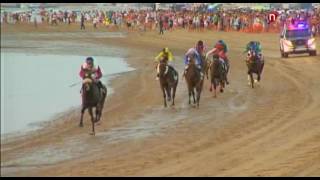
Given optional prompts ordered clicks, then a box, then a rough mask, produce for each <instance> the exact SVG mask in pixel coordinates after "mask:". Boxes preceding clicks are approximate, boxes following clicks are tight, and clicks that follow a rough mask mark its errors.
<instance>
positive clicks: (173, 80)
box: [159, 60, 179, 107]
mask: <svg viewBox="0 0 320 180" xmlns="http://www.w3.org/2000/svg"><path fill="white" fill-rule="evenodd" d="M178 77H179V76H178V72H177V71H176V70H175V69H174V68H173V67H171V66H168V64H167V61H166V60H161V61H160V64H159V82H160V87H161V90H162V93H163V100H164V107H167V100H168V101H171V90H172V104H171V105H172V106H174V99H175V95H176V89H177V86H178V79H179V78H178ZM166 94H167V97H168V99H167V100H166Z"/></svg>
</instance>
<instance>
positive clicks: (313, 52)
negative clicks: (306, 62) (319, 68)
mask: <svg viewBox="0 0 320 180" xmlns="http://www.w3.org/2000/svg"><path fill="white" fill-rule="evenodd" d="M309 55H310V56H316V55H317V51H310V52H309Z"/></svg>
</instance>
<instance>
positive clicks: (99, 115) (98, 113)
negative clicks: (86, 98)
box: [94, 104, 101, 123]
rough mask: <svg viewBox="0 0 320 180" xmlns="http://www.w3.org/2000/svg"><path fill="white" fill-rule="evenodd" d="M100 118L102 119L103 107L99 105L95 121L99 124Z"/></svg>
mask: <svg viewBox="0 0 320 180" xmlns="http://www.w3.org/2000/svg"><path fill="white" fill-rule="evenodd" d="M100 117H101V105H100V104H98V105H97V106H96V118H95V121H94V122H95V123H97V122H99V120H100Z"/></svg>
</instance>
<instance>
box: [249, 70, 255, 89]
mask: <svg viewBox="0 0 320 180" xmlns="http://www.w3.org/2000/svg"><path fill="white" fill-rule="evenodd" d="M249 76H250V82H251V87H252V88H254V79H253V74H252V73H250V75H249Z"/></svg>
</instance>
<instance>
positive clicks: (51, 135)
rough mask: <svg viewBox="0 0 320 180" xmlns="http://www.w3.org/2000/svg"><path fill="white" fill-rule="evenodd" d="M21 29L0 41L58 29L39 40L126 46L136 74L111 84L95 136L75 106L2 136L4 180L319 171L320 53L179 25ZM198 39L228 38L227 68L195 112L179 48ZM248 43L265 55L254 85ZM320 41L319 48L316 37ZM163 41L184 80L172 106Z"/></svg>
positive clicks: (271, 39)
mask: <svg viewBox="0 0 320 180" xmlns="http://www.w3.org/2000/svg"><path fill="white" fill-rule="evenodd" d="M18 26H19V27H20V28H19V29H18V28H15V29H13V26H2V27H1V28H2V29H1V30H2V35H1V36H6V37H5V38H2V39H10V40H12V41H21V42H24V41H27V40H34V39H35V36H36V32H37V31H39V32H45V33H48V32H55V33H56V35H55V36H54V37H51V36H50V35H48V36H45V35H43V36H41V37H37V38H36V39H37V40H39V41H40V40H46V41H53V42H54V41H59V40H62V39H63V40H68V42H70V43H72V42H74V43H75V44H78V43H79V42H83V43H95V44H97V45H100V46H101V47H106V46H108V45H112V47H119V48H125V49H127V50H128V54H126V61H127V62H128V63H129V65H130V66H132V67H134V68H136V70H135V71H131V72H127V73H123V74H121V75H120V76H118V77H116V78H115V79H113V80H112V82H111V86H112V88H113V89H114V92H115V93H114V94H113V95H112V96H110V97H107V100H106V104H105V108H104V111H103V117H102V122H101V124H100V125H99V126H97V128H96V136H95V137H93V136H90V135H89V132H90V130H91V124H90V121H89V118H88V115H87V114H86V115H85V120H84V127H83V128H80V127H78V123H79V118H80V109H76V110H73V111H71V112H68V113H66V115H65V116H64V117H63V118H58V119H57V120H55V121H52V122H48V123H45V124H43V126H44V128H43V129H41V130H38V131H35V132H32V133H28V134H26V135H20V136H16V137H8V138H5V139H2V140H1V175H2V176H319V175H320V151H319V149H320V143H319V142H320V121H319V119H320V112H319V108H320V103H319V102H320V93H319V92H320V81H319V77H320V72H319V69H320V61H319V59H320V58H319V56H316V57H309V56H308V55H306V54H304V55H294V57H290V58H288V59H281V58H280V52H279V45H278V34H268V33H266V34H246V33H237V32H231V33H224V32H209V31H206V32H203V33H199V32H189V33H188V32H187V31H184V30H177V31H174V32H170V33H165V35H164V36H159V35H158V34H157V33H156V32H147V33H129V34H128V36H127V37H126V38H123V37H119V38H107V37H104V38H102V37H100V36H95V35H94V34H95V33H91V35H90V36H89V35H88V36H80V37H79V36H77V37H73V36H70V34H65V33H64V32H73V33H75V34H76V33H77V32H80V30H78V28H79V27H78V26H72V27H68V26H67V25H65V26H63V27H58V28H55V27H43V28H38V29H37V30H34V28H33V27H32V26H26V25H18ZM35 31H36V32H35ZM57 31H58V32H57ZM87 31H89V32H93V31H94V30H93V28H92V27H91V28H90V27H88V28H87ZM98 31H100V32H103V31H105V30H103V29H99V30H98ZM28 32H32V33H30V34H29V33H28ZM59 32H60V34H59ZM26 33H28V35H25V34H26ZM21 34H23V35H21ZM199 39H201V40H203V41H204V42H205V43H206V44H207V45H208V46H209V47H210V48H211V47H212V46H213V43H214V42H216V41H217V40H218V39H224V40H225V41H226V42H227V43H228V45H229V49H230V52H229V58H230V61H231V73H230V75H229V79H230V85H229V86H227V88H226V90H225V93H223V94H221V93H219V94H218V97H217V98H216V99H215V98H213V94H212V93H210V92H209V90H208V88H209V83H208V81H207V80H205V84H204V91H203V93H202V95H201V101H200V108H199V109H196V108H194V107H192V106H189V105H188V96H187V88H186V83H185V81H184V80H183V79H182V78H181V75H182V71H183V68H184V65H183V59H182V58H183V54H184V53H185V51H186V50H187V49H188V48H190V47H192V46H194V44H195V43H196V41H197V40H199ZM250 40H259V41H261V43H262V45H263V52H264V56H265V58H266V65H265V69H264V73H263V75H262V81H261V83H260V85H259V86H258V87H257V88H255V89H251V88H250V87H249V86H248V85H247V75H246V65H245V63H244V57H245V56H244V54H242V52H243V50H244V47H245V44H246V43H247V42H249V41H250ZM1 41H3V40H1ZM317 44H318V52H320V51H319V45H320V41H319V38H318V39H317ZM33 45H34V44H29V45H28V46H33ZM1 46H2V47H3V42H1ZM166 46H167V47H169V48H170V49H171V50H172V52H173V54H174V56H175V64H174V65H175V67H176V68H177V70H178V71H179V76H180V77H179V78H180V79H179V85H178V89H177V97H176V106H175V107H174V108H171V107H170V108H164V107H163V99H162V95H161V90H160V86H159V82H158V81H155V80H154V79H155V71H154V64H153V58H154V56H155V55H157V53H158V52H159V51H160V50H161V49H162V48H163V47H166ZM14 48H26V47H19V45H16V46H15V47H14ZM65 51H67V50H65Z"/></svg>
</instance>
